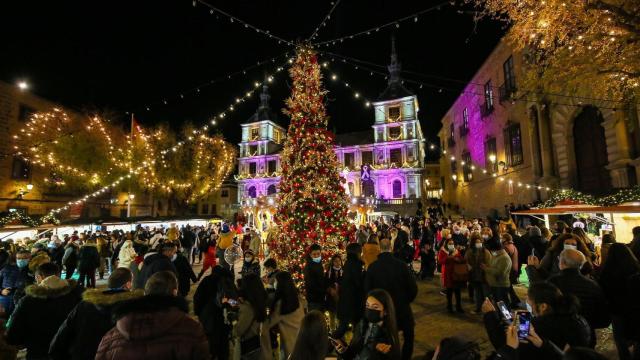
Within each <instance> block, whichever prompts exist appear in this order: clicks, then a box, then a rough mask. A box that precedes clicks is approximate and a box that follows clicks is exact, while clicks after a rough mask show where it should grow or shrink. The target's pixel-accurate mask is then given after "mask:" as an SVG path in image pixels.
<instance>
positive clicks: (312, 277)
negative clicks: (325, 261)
mask: <svg viewBox="0 0 640 360" xmlns="http://www.w3.org/2000/svg"><path fill="white" fill-rule="evenodd" d="M303 273H304V285H305V290H306V297H307V302H308V311H311V310H320V311H324V300H325V296H326V294H327V288H328V286H327V282H326V281H325V277H324V268H323V267H322V247H321V246H320V245H318V244H312V245H311V246H310V247H309V256H308V258H307V264H306V265H305V267H304V270H303Z"/></svg>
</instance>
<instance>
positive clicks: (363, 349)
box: [342, 320, 401, 360]
mask: <svg viewBox="0 0 640 360" xmlns="http://www.w3.org/2000/svg"><path fill="white" fill-rule="evenodd" d="M370 326H371V329H369V327H370ZM367 331H370V333H369V337H366V336H365V335H366V333H367ZM365 337H366V339H365ZM378 344H387V345H391V350H390V351H389V352H388V353H386V354H385V353H382V352H380V351H378V350H377V349H376V345H378ZM400 352H401V351H400V344H394V340H393V338H392V337H391V336H390V335H389V334H388V333H387V331H386V330H385V329H384V328H383V327H381V326H379V325H378V324H369V322H367V321H366V320H362V321H360V322H359V323H358V325H356V326H355V331H354V333H353V339H352V340H351V343H350V344H349V347H348V348H347V351H345V353H344V354H342V358H343V359H345V360H351V359H367V360H395V359H400Z"/></svg>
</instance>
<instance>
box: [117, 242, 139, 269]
mask: <svg viewBox="0 0 640 360" xmlns="http://www.w3.org/2000/svg"><path fill="white" fill-rule="evenodd" d="M136 255H137V254H136V251H135V250H134V249H133V242H132V241H131V240H127V241H125V242H124V244H122V248H120V254H118V267H121V268H127V269H128V268H129V266H131V263H132V262H133V260H134V259H135V258H136Z"/></svg>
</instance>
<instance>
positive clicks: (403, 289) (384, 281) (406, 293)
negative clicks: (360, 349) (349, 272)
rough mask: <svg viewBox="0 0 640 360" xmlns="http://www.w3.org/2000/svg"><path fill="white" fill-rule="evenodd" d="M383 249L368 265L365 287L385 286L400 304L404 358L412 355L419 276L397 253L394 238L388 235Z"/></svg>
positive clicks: (397, 312) (398, 309) (397, 315)
mask: <svg viewBox="0 0 640 360" xmlns="http://www.w3.org/2000/svg"><path fill="white" fill-rule="evenodd" d="M396 241H397V239H396ZM380 251H381V253H380V255H378V260H376V261H374V262H373V263H372V264H371V265H369V268H368V269H367V275H366V276H365V280H364V291H365V294H366V293H368V292H369V291H371V290H373V289H384V290H386V291H387V292H388V293H389V294H390V295H391V299H393V304H394V305H395V307H396V320H397V321H398V330H399V331H402V336H403V338H404V344H403V345H402V359H403V360H407V359H411V355H412V354H413V338H414V329H413V328H414V326H415V322H414V319H413V312H412V311H411V302H412V301H413V300H415V298H416V296H417V295H418V287H417V285H416V280H415V278H414V277H413V274H412V273H411V270H409V268H408V267H407V265H406V264H405V263H403V262H402V261H400V260H398V259H396V258H395V257H393V255H392V254H391V242H390V241H389V240H388V239H382V240H381V241H380Z"/></svg>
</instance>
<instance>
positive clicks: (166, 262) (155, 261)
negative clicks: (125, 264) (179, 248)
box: [135, 253, 178, 289]
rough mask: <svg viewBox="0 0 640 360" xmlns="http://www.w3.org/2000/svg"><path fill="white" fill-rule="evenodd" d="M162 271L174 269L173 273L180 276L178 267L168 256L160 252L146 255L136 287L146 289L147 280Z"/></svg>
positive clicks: (136, 280)
mask: <svg viewBox="0 0 640 360" xmlns="http://www.w3.org/2000/svg"><path fill="white" fill-rule="evenodd" d="M160 271H173V273H174V274H176V276H178V271H177V270H176V267H175V266H174V265H173V263H172V262H171V259H169V258H168V257H166V256H164V255H162V254H160V253H153V254H151V255H149V256H147V257H145V258H144V261H143V262H142V269H141V270H140V275H138V278H136V279H135V288H136V289H144V285H145V284H146V283H147V280H149V278H150V277H151V275H153V274H155V273H157V272H160Z"/></svg>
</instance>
